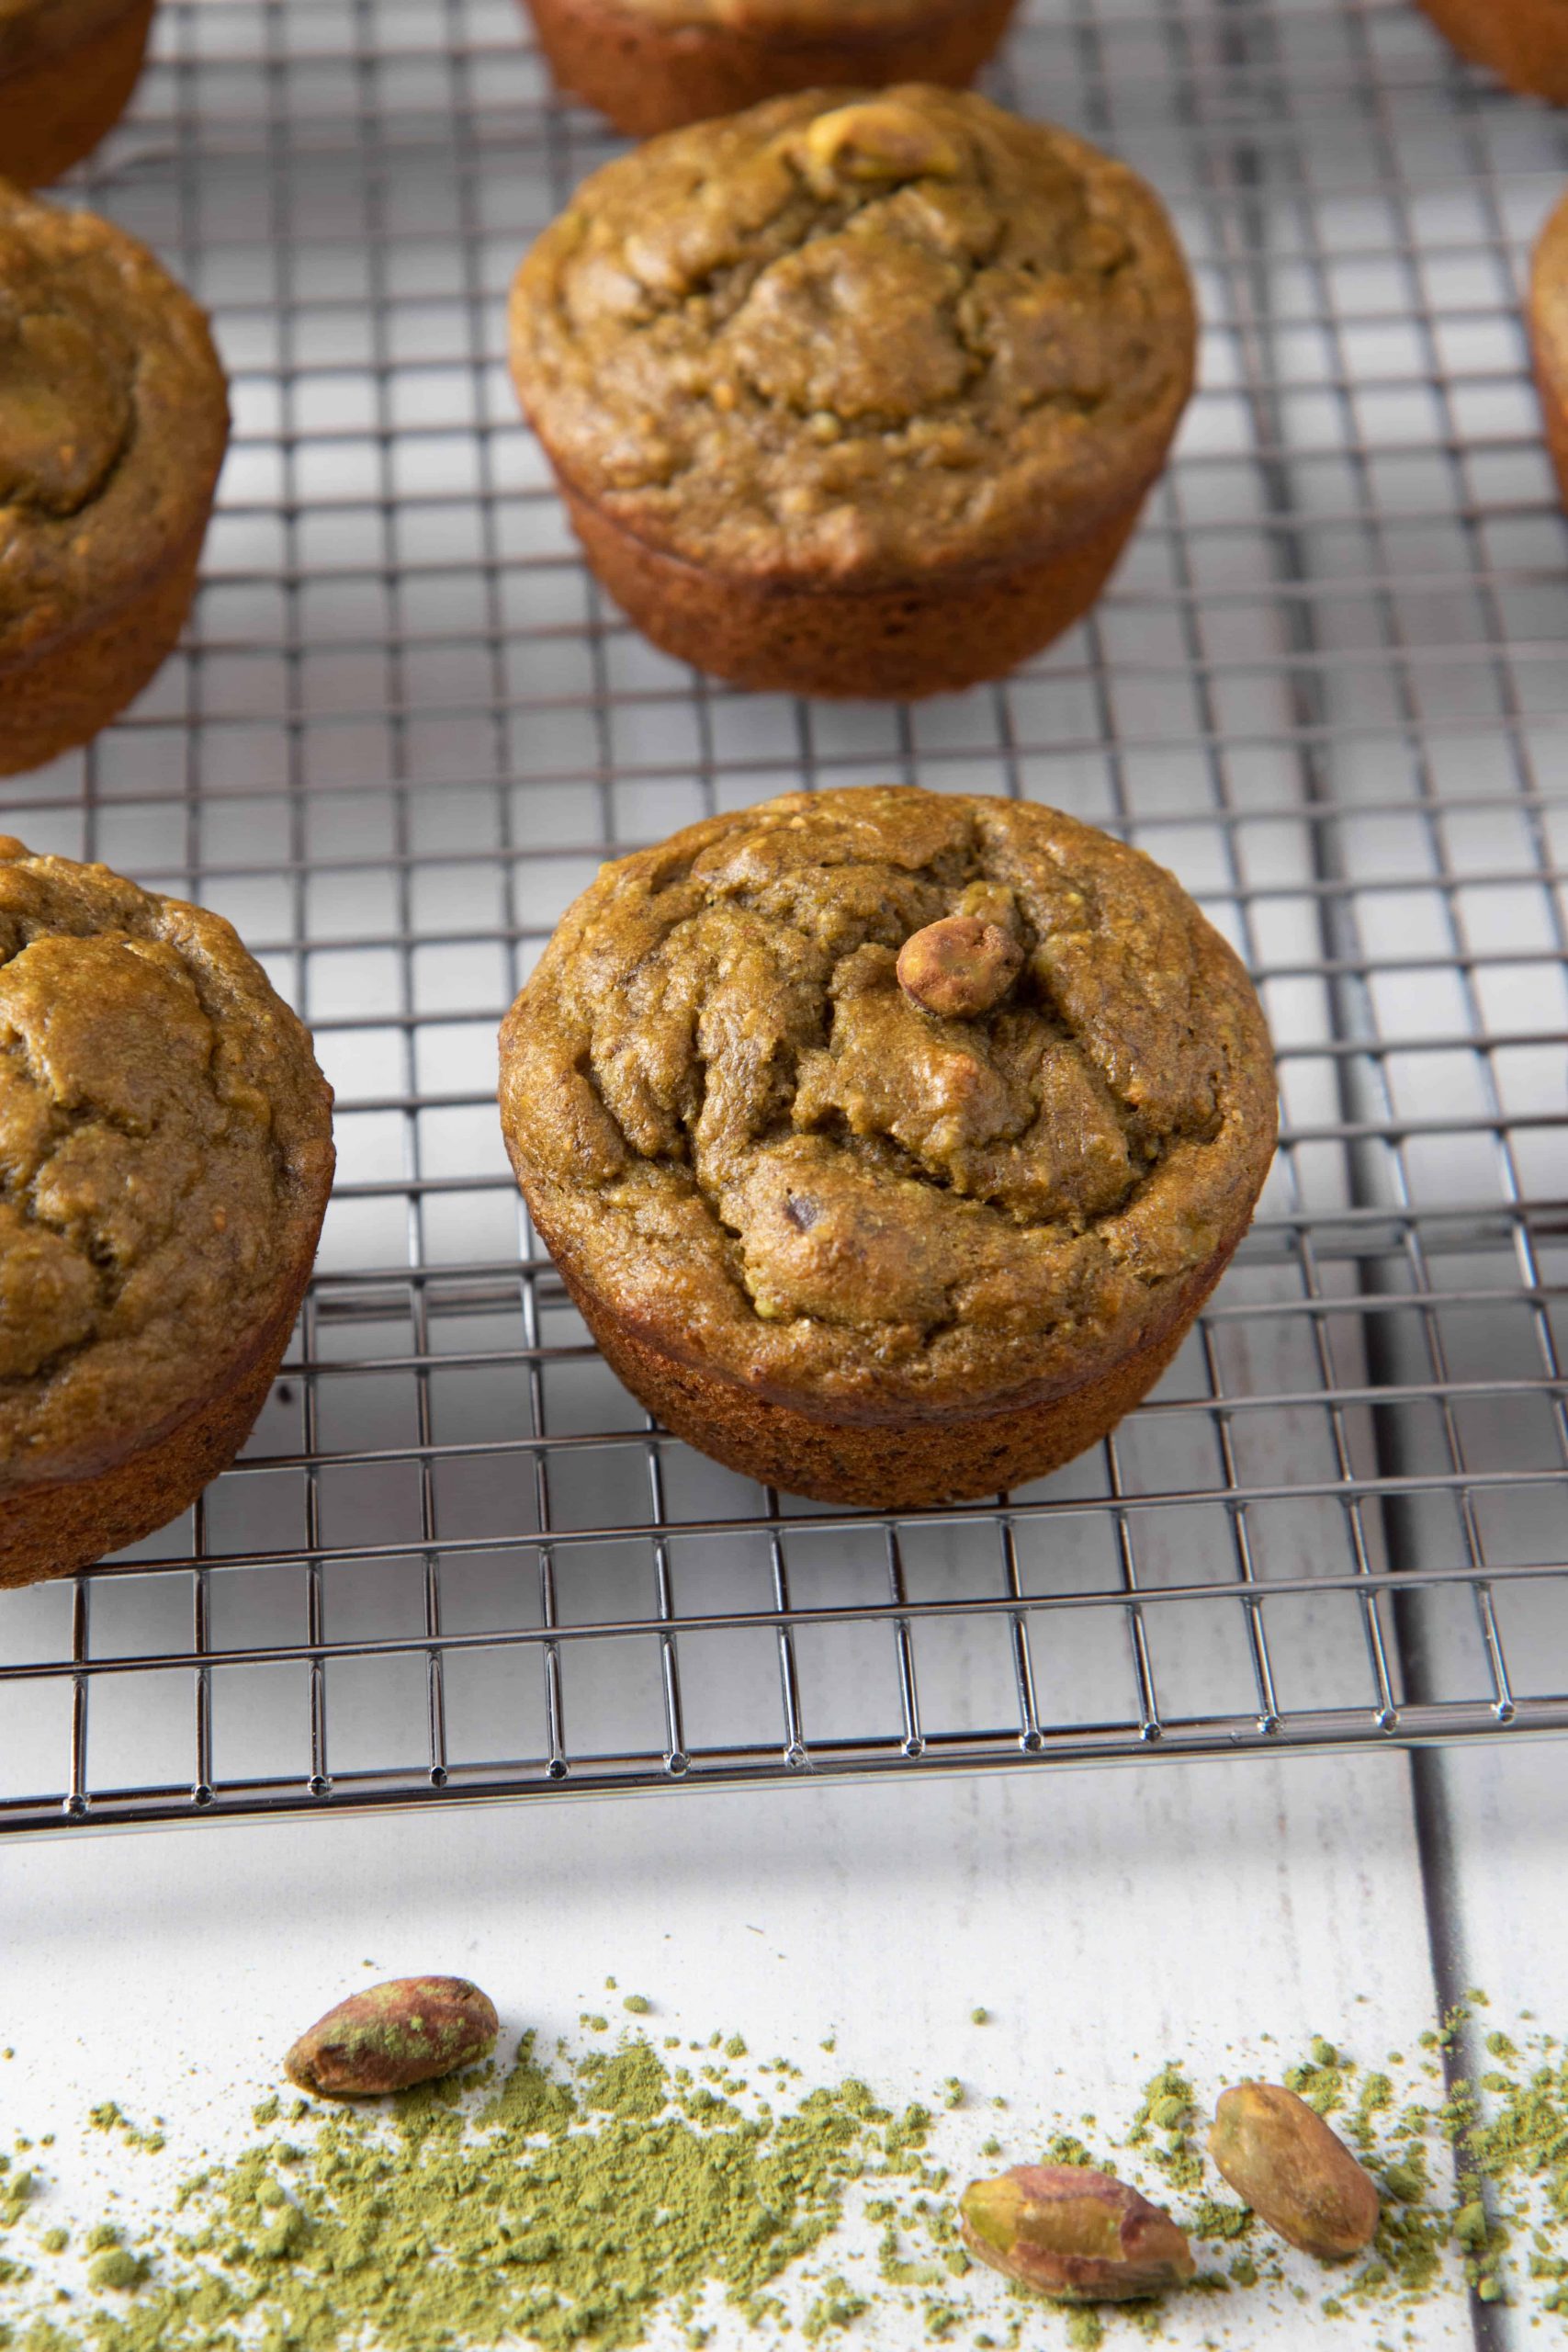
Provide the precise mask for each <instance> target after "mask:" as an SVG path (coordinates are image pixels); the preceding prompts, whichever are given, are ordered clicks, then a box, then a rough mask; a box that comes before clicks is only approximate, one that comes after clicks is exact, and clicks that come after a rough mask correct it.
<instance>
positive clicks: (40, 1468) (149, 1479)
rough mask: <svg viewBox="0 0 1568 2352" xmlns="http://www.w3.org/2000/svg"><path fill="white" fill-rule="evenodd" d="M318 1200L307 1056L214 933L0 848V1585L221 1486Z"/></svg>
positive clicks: (5, 844) (326, 1093)
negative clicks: (216, 1481) (214, 1482)
mask: <svg viewBox="0 0 1568 2352" xmlns="http://www.w3.org/2000/svg"><path fill="white" fill-rule="evenodd" d="M332 1174H333V1144H332V1092H331V1090H330V1089H329V1087H328V1085H327V1083H326V1080H324V1079H323V1078H322V1076H321V1071H320V1070H319V1069H317V1067H316V1062H315V1057H314V1056H313V1055H312V1053H311V1050H310V1036H309V1034H308V1033H307V1031H306V1030H305V1029H304V1028H302V1027H301V1025H300V1023H299V1022H298V1021H297V1020H296V1019H295V1017H294V1015H293V1013H292V1012H290V1011H289V1010H288V1006H287V1005H286V1004H285V1003H283V1001H282V1000H281V999H280V998H278V997H277V996H276V995H275V994H274V993H273V990H272V989H271V987H270V986H269V985H268V982H267V979H266V976H265V973H264V972H263V971H262V969H261V967H260V966H259V965H258V964H256V963H255V962H254V961H253V959H252V958H251V956H248V955H247V954H246V952H245V950H244V947H243V945H242V944H241V942H240V940H239V939H238V937H237V936H236V935H235V933H234V932H233V931H232V930H231V927H230V925H229V924H228V923H226V922H224V921H223V920H222V918H221V917H220V916H219V915H214V914H209V913H207V912H206V911H205V910H203V909H201V908H199V907H191V906H186V905H185V904H184V903H183V902H182V901H181V900H180V899H164V898H159V897H156V896H154V895H153V894H152V893H151V892H149V891H146V890H141V889H138V888H136V886H135V885H134V884H133V883H130V882H126V881H122V880H121V878H120V877H119V876H118V875H117V874H111V873H110V872H109V870H108V868H107V866H104V865H75V864H73V862H72V861H71V860H70V859H68V858H62V857H33V856H30V855H29V854H28V852H27V851H26V850H25V849H24V848H23V847H22V845H21V843H20V842H16V841H9V840H5V839H0V1585H17V1584H28V1583H31V1582H33V1581H35V1580H36V1579H37V1578H39V1577H51V1576H64V1575H68V1574H69V1573H70V1572H71V1571H72V1570H73V1569H76V1568H79V1567H82V1566H85V1565H86V1563H87V1562H88V1561H90V1560H96V1559H97V1558H98V1557H99V1555H101V1554H103V1553H105V1552H112V1551H115V1550H117V1549H118V1547H119V1546H120V1545H121V1544H130V1543H133V1542H135V1540H136V1539H137V1538H138V1537H139V1536H142V1535H146V1534H148V1533H150V1532H151V1531H152V1529H153V1528H155V1527H161V1526H163V1525H164V1522H165V1521H168V1520H171V1519H173V1518H175V1517H176V1516H177V1514H178V1513H179V1512H180V1511H182V1510H185V1509H186V1506H187V1505H188V1504H189V1503H191V1502H193V1501H194V1500H195V1498H196V1497H197V1495H198V1494H199V1493H200V1491H201V1489H202V1487H204V1486H205V1485H206V1484H207V1482H208V1480H209V1478H211V1477H213V1476H216V1474H217V1473H218V1472H219V1471H220V1470H221V1469H223V1468H224V1467H225V1466H226V1464H228V1463H229V1462H231V1460H232V1458H233V1456H234V1455H235V1453H238V1451H239V1449H240V1447H241V1446H242V1445H243V1442H244V1441H245V1439H246V1437H247V1436H248V1434H249V1432H250V1430H251V1426H252V1424H253V1423H254V1420H255V1418H256V1415H257V1414H258V1413H259V1412H260V1410H261V1408H262V1405H263V1403H264V1402H265V1397H266V1392H267V1389H268V1387H269V1385H271V1383H272V1381H273V1379H274V1377H275V1376H276V1372H277V1367H278V1365H279V1363H281V1361H282V1357H283V1351H284V1348H285V1346H286V1345H287V1344H288V1335H289V1333H290V1331H291V1330H292V1329H293V1327H294V1318H295V1316H296V1314H297V1313H298V1311H299V1302H300V1299H301V1297H302V1296H303V1295H304V1290H305V1283H306V1281H307V1278H308V1276H309V1274H310V1265H311V1261H312V1259H313V1257H314V1254H315V1248H316V1239H317V1236H318V1234H319V1233H320V1231H321V1218H322V1216H323V1214H324V1212H325V1209H326V1204H327V1194H328V1193H329V1191H330V1189H331V1185H332Z"/></svg>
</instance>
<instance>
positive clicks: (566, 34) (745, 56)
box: [528, 0, 1018, 139]
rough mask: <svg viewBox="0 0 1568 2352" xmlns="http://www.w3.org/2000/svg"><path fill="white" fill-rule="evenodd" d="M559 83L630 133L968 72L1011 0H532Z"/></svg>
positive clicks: (965, 78) (961, 80) (991, 43)
mask: <svg viewBox="0 0 1568 2352" xmlns="http://www.w3.org/2000/svg"><path fill="white" fill-rule="evenodd" d="M528 6H529V7H530V9H531V10H532V12H533V17H534V23H535V26H536V29H537V31H538V36H539V44H540V47H541V48H542V49H543V51H544V52H545V55H546V56H547V58H548V60H549V62H550V66H551V70H552V71H553V73H554V74H555V77H556V79H557V81H558V82H559V83H560V84H561V85H563V86H564V87H565V88H566V89H569V90H573V91H575V92H576V94H577V96H579V97H582V98H586V99H587V100H588V102H589V104H590V105H591V106H596V107H599V108H600V109H601V111H602V112H603V113H604V114H607V115H608V116H609V118H610V119H611V121H612V122H613V123H615V125H616V126H617V127H618V128H619V129H620V130H629V131H631V132H632V133H633V134H634V136H635V137H637V138H638V139H647V138H649V137H650V136H651V135H652V133H653V132H654V131H656V130H677V129H678V128H679V127H680V125H681V124H682V123H683V122H702V121H704V120H705V119H706V118H707V117H708V116H709V115H716V114H734V113H736V112H737V111H738V110H739V108H740V107H750V106H756V105H757V104H758V103H759V102H760V101H761V99H763V98H776V97H779V96H783V94H784V92H785V91H787V90H812V89H817V88H819V87H821V86H823V85H829V86H830V85H841V84H857V83H858V84H861V85H863V86H865V87H867V88H875V89H880V88H883V87H885V86H886V84H888V83H889V82H916V81H919V82H946V83H949V84H951V85H953V86H954V87H955V88H962V87H963V85H964V84H965V83H966V82H970V81H973V79H974V77H975V75H976V74H977V73H978V72H979V70H980V68H981V66H982V65H983V64H984V63H985V62H986V60H987V57H989V56H990V54H991V52H992V51H993V50H994V49H995V48H996V46H997V44H998V41H999V40H1001V37H1002V35H1003V33H1004V32H1005V31H1006V30H1007V28H1008V22H1009V19H1010V17H1011V16H1012V14H1013V11H1014V9H1015V8H1016V7H1017V6H1018V0H528Z"/></svg>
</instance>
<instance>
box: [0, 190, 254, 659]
mask: <svg viewBox="0 0 1568 2352" xmlns="http://www.w3.org/2000/svg"><path fill="white" fill-rule="evenodd" d="M228 429H229V415H228V400H227V394H226V390H225V386H224V380H223V373H222V369H221V368H220V366H219V363H218V357H217V354H216V353H215V352H214V350H213V347H212V339H211V336H210V334H209V332H208V326H207V321H206V319H205V317H204V316H203V314H202V312H201V311H200V310H199V308H198V307H197V304H196V303H195V302H193V301H192V300H191V298H190V296H189V295H188V294H186V292H185V290H184V288H181V287H179V286H176V285H175V282H174V280H173V279H172V278H171V277H169V276H168V275H167V273H166V272H165V271H164V269H162V268H161V267H160V266H159V265H158V264H157V263H156V262H155V261H154V260H153V258H152V254H149V253H148V252H147V251H146V250H145V249H144V247H142V246H141V245H140V244H138V243H137V242H136V241H135V239H134V238H132V237H128V236H127V235H126V234H125V233H124V232H123V231H121V230H119V229H117V228H115V227H113V226H112V225H111V224H110V223H109V222H108V221H107V220H98V219H97V218H96V216H94V215H93V214H90V213H85V212H63V211H61V210H59V209H56V208H55V207H53V206H52V205H47V204H38V203H34V202H33V201H32V200H31V199H30V198H28V197H25V196H22V195H20V194H19V193H17V190H15V189H8V188H6V187H4V185H3V184H0V686H3V684H4V678H5V673H6V670H7V668H9V667H10V665H11V664H13V663H14V662H17V661H18V660H19V659H22V658H24V657H27V656H28V655H30V654H32V653H34V652H36V651H38V650H40V649H42V648H43V647H45V646H47V645H48V644H50V643H51V641H53V640H55V639H61V638H63V637H65V636H67V635H68V634H70V633H71V632H72V631H73V629H74V628H77V627H78V626H79V625H80V624H81V622H82V621H83V619H84V616H100V615H101V614H102V613H103V612H104V611H105V610H106V609H109V610H112V609H113V607H114V605H116V604H117V603H118V602H120V601H122V600H124V599H125V598H127V597H129V596H130V595H131V594H134V593H135V592H136V591H137V590H138V589H140V588H141V586H142V585H143V584H144V583H145V581H146V579H147V576H148V573H149V571H156V569H157V568H158V565H159V563H160V561H167V560H169V559H170V557H171V555H172V553H173V552H174V551H175V550H180V551H182V552H183V550H184V548H185V545H186V541H187V540H188V539H189V537H190V535H191V533H192V531H193V530H195V531H199V530H200V529H201V528H202V526H204V524H205V521H206V516H207V513H208V509H209V505H210V503H211V499H212V491H213V485H214V483H215V482H216V481H217V479H218V469H219V467H220V464H221V463H222V458H223V451H224V447H225V444H226V441H227V438H228Z"/></svg>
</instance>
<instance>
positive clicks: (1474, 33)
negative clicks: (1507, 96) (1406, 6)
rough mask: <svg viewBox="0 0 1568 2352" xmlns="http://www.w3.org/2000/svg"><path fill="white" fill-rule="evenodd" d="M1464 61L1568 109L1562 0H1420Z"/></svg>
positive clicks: (1567, 25) (1567, 21) (1567, 14)
mask: <svg viewBox="0 0 1568 2352" xmlns="http://www.w3.org/2000/svg"><path fill="white" fill-rule="evenodd" d="M1420 6H1422V7H1423V8H1424V9H1425V10H1426V12H1427V16H1428V17H1431V19H1432V22H1433V23H1434V24H1435V25H1436V26H1437V28H1438V31H1439V32H1442V33H1446V34H1447V35H1448V38H1449V39H1450V40H1451V41H1452V43H1453V45H1454V47H1455V48H1456V49H1457V50H1458V51H1460V53H1461V56H1464V57H1468V58H1470V59H1472V61H1473V62H1474V63H1475V64H1477V65H1489V66H1490V67H1491V68H1492V71H1493V72H1494V74H1500V75H1501V76H1502V78H1503V80H1504V81H1505V82H1506V83H1507V85H1508V86H1509V88H1510V89H1513V90H1518V91H1521V92H1522V93H1524V95H1525V96H1532V97H1538V98H1550V99H1551V103H1552V104H1553V105H1554V106H1560V107H1561V106H1568V10H1565V9H1564V8H1563V6H1562V0H1420Z"/></svg>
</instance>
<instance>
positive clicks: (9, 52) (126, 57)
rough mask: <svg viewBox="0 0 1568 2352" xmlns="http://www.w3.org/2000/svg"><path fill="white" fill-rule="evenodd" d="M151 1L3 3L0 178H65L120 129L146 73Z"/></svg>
mask: <svg viewBox="0 0 1568 2352" xmlns="http://www.w3.org/2000/svg"><path fill="white" fill-rule="evenodd" d="M151 27H152V0H129V6H128V5H127V0H0V178H4V179H8V180H11V181H12V182H14V183H15V185H16V186H17V187H39V186H41V185H42V183H43V182H44V181H46V180H53V179H58V178H59V176H60V175H61V173H62V172H63V171H68V170H69V169H70V167H71V165H72V164H75V163H79V162H80V161H81V159H82V157H83V156H84V155H85V154H88V153H91V151H92V150H93V148H95V147H96V145H97V143H98V141H99V140H100V139H102V138H103V136H104V134H105V133H106V131H108V130H112V129H113V127H114V125H115V124H116V123H117V122H118V120H119V118H120V116H121V115H122V114H123V113H124V111H125V108H126V107H127V105H128V104H129V102H130V94H131V92H132V91H133V90H134V89H135V87H136V83H137V77H138V76H139V75H140V74H141V60H142V56H143V54H144V52H145V51H146V48H147V35H148V32H149V30H150V29H151Z"/></svg>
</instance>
